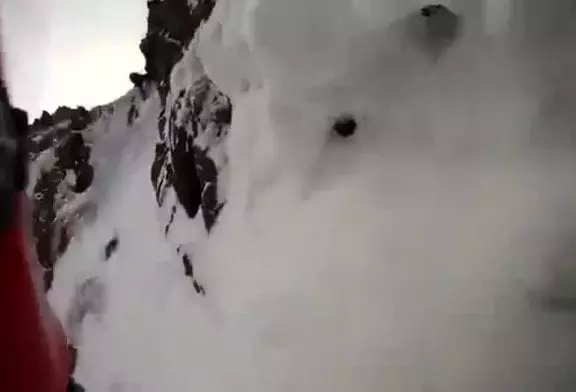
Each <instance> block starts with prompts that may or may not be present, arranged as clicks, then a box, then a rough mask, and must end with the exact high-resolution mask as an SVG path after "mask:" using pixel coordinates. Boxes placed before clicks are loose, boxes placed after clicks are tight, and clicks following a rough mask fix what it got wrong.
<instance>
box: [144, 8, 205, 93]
mask: <svg viewBox="0 0 576 392" xmlns="http://www.w3.org/2000/svg"><path fill="white" fill-rule="evenodd" d="M215 3H216V2H215V0H198V2H197V4H196V5H194V6H191V5H190V2H189V1H188V0H149V1H148V29H147V34H146V37H144V39H143V40H142V42H141V43H140V50H141V52H142V54H143V55H144V57H145V59H146V67H145V69H146V73H147V74H148V76H149V77H150V78H151V79H152V80H155V81H156V82H158V84H159V85H165V83H166V81H167V79H168V77H169V76H170V72H171V71H172V68H173V67H174V64H176V63H177V62H178V61H179V60H180V59H181V58H182V52H183V49H184V48H185V47H186V46H187V45H188V43H189V42H190V40H191V39H192V38H193V37H194V34H195V32H196V30H197V29H198V26H200V24H201V23H202V22H203V21H204V20H206V19H207V18H208V17H209V16H210V14H211V12H212V9H213V8H214V5H215Z"/></svg>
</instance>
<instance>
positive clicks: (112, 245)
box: [104, 237, 120, 261]
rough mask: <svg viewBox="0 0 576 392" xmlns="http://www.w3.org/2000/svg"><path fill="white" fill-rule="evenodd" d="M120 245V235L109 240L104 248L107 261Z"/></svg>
mask: <svg viewBox="0 0 576 392" xmlns="http://www.w3.org/2000/svg"><path fill="white" fill-rule="evenodd" d="M118 245H120V240H119V239H118V237H114V238H112V239H111V240H110V241H108V243H107V244H106V247H105V248H104V257H105V260H106V261H108V260H109V259H110V257H112V255H113V254H114V252H116V251H117V250H118Z"/></svg>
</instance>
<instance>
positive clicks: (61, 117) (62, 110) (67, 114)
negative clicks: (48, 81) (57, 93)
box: [52, 106, 75, 123]
mask: <svg viewBox="0 0 576 392" xmlns="http://www.w3.org/2000/svg"><path fill="white" fill-rule="evenodd" d="M74 114H75V111H74V109H72V108H69V107H68V106H59V107H58V109H56V111H55V112H54V114H53V115H52V120H53V121H54V123H59V122H62V121H66V120H70V119H71V118H72V117H73V116H74Z"/></svg>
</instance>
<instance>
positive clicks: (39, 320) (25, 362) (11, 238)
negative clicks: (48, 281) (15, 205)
mask: <svg viewBox="0 0 576 392" xmlns="http://www.w3.org/2000/svg"><path fill="white" fill-rule="evenodd" d="M30 265H31V264H30V263H29V260H28V259H27V251H26V241H25V236H24V231H23V227H22V226H21V225H20V224H18V225H17V227H14V228H11V229H9V230H7V231H5V232H3V233H0V312H1V313H0V391H6V392H65V391H66V386H67V382H68V371H69V364H70V358H69V354H68V349H67V344H66V338H65V335H64V333H63V331H62V328H61V327H60V324H59V323H58V321H57V320H56V318H55V317H54V315H53V313H52V312H51V310H50V309H49V307H48V305H47V302H46V301H45V298H42V297H43V294H42V293H40V295H38V290H37V289H36V288H35V286H34V283H33V279H32V273H31V271H30ZM39 297H40V298H39Z"/></svg>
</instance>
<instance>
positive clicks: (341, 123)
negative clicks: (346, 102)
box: [332, 115, 358, 138]
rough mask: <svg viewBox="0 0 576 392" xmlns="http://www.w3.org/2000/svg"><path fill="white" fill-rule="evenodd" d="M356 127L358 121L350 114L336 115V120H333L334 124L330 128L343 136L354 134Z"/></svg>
mask: <svg viewBox="0 0 576 392" xmlns="http://www.w3.org/2000/svg"><path fill="white" fill-rule="evenodd" d="M356 128H358V123H357V122H356V119H355V118H354V117H353V116H350V115H344V116H341V117H338V118H337V119H336V121H334V125H332V129H333V130H334V131H335V132H336V133H337V134H338V135H340V136H342V137H344V138H347V137H350V136H352V135H354V133H355V132H356Z"/></svg>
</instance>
